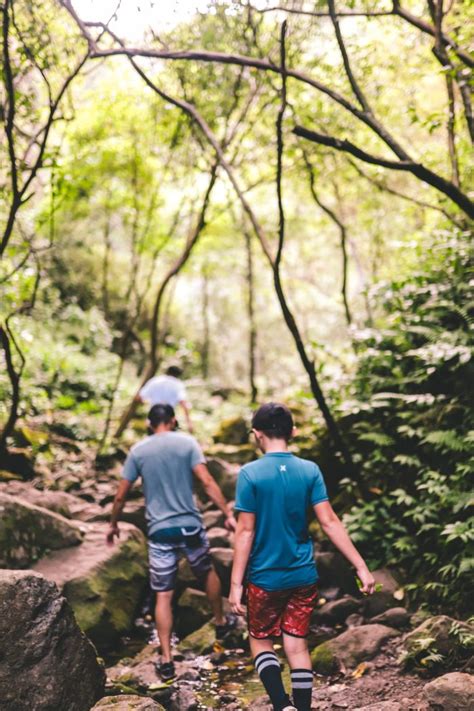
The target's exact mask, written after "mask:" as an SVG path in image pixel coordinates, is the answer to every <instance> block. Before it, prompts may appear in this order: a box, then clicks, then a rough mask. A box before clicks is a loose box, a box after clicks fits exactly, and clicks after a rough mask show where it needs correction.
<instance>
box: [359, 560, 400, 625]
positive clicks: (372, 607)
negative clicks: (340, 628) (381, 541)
mask: <svg viewBox="0 0 474 711" xmlns="http://www.w3.org/2000/svg"><path fill="white" fill-rule="evenodd" d="M372 574H373V576H374V578H375V582H376V583H377V585H381V586H382V589H381V590H379V592H375V593H374V594H373V595H368V596H367V597H366V598H365V604H364V612H365V615H366V616H367V617H373V616H374V615H380V614H381V613H382V612H385V610H389V609H390V608H391V607H395V605H396V604H397V602H400V600H401V599H403V590H402V588H401V584H400V582H399V581H398V580H397V578H396V577H395V575H394V573H393V572H392V571H391V570H389V569H388V568H379V569H378V570H374V571H373V572H372Z"/></svg>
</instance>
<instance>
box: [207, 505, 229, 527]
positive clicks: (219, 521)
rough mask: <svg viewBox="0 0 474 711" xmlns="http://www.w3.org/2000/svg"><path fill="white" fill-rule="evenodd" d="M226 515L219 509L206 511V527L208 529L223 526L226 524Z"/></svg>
mask: <svg viewBox="0 0 474 711" xmlns="http://www.w3.org/2000/svg"><path fill="white" fill-rule="evenodd" d="M224 521H225V516H224V514H223V513H222V511H217V510H214V509H212V510H211V511H205V512H204V513H203V515H202V522H203V525H204V528H207V529H208V530H209V529H211V528H216V527H222V526H223V525H224Z"/></svg>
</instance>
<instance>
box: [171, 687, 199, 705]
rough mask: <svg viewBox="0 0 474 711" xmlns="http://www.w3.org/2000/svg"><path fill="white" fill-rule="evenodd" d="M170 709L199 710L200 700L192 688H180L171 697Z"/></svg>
mask: <svg viewBox="0 0 474 711" xmlns="http://www.w3.org/2000/svg"><path fill="white" fill-rule="evenodd" d="M169 708H170V711H197V709H198V708H199V701H198V698H197V696H196V694H195V692H194V691H193V690H192V689H186V688H183V687H181V688H179V689H177V690H176V691H175V692H174V694H173V695H172V697H171V705H170V707H169Z"/></svg>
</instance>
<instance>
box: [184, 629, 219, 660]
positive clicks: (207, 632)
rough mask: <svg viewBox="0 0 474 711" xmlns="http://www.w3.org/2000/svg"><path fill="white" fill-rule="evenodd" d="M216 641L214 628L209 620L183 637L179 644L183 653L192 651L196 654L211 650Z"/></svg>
mask: <svg viewBox="0 0 474 711" xmlns="http://www.w3.org/2000/svg"><path fill="white" fill-rule="evenodd" d="M215 641H216V628H215V626H214V625H213V624H212V623H211V622H207V623H206V624H205V625H203V626H202V627H200V628H199V629H198V630H196V631H195V632H192V633H191V634H189V635H188V636H187V637H185V638H184V639H183V640H182V641H181V642H180V645H179V649H180V651H181V652H183V654H186V653H188V652H192V653H193V654H195V655H196V656H197V655H199V654H206V653H207V652H210V651H212V647H213V645H214V642H215Z"/></svg>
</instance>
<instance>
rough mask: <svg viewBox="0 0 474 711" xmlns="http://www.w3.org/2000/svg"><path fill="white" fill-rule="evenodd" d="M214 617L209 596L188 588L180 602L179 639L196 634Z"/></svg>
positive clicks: (178, 614) (178, 616)
mask: <svg viewBox="0 0 474 711" xmlns="http://www.w3.org/2000/svg"><path fill="white" fill-rule="evenodd" d="M211 617H212V611H211V607H210V605H209V600H208V599H207V595H206V594H205V593H204V592H202V591H201V590H193V589H192V588H188V589H187V590H185V591H184V593H183V594H182V595H181V597H180V598H179V601H178V608H177V614H176V631H177V633H178V636H179V637H185V636H186V635H188V634H190V633H192V632H194V631H195V630H197V629H199V628H200V627H202V626H203V625H204V624H205V623H206V622H208V621H209V620H210V619H211Z"/></svg>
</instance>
